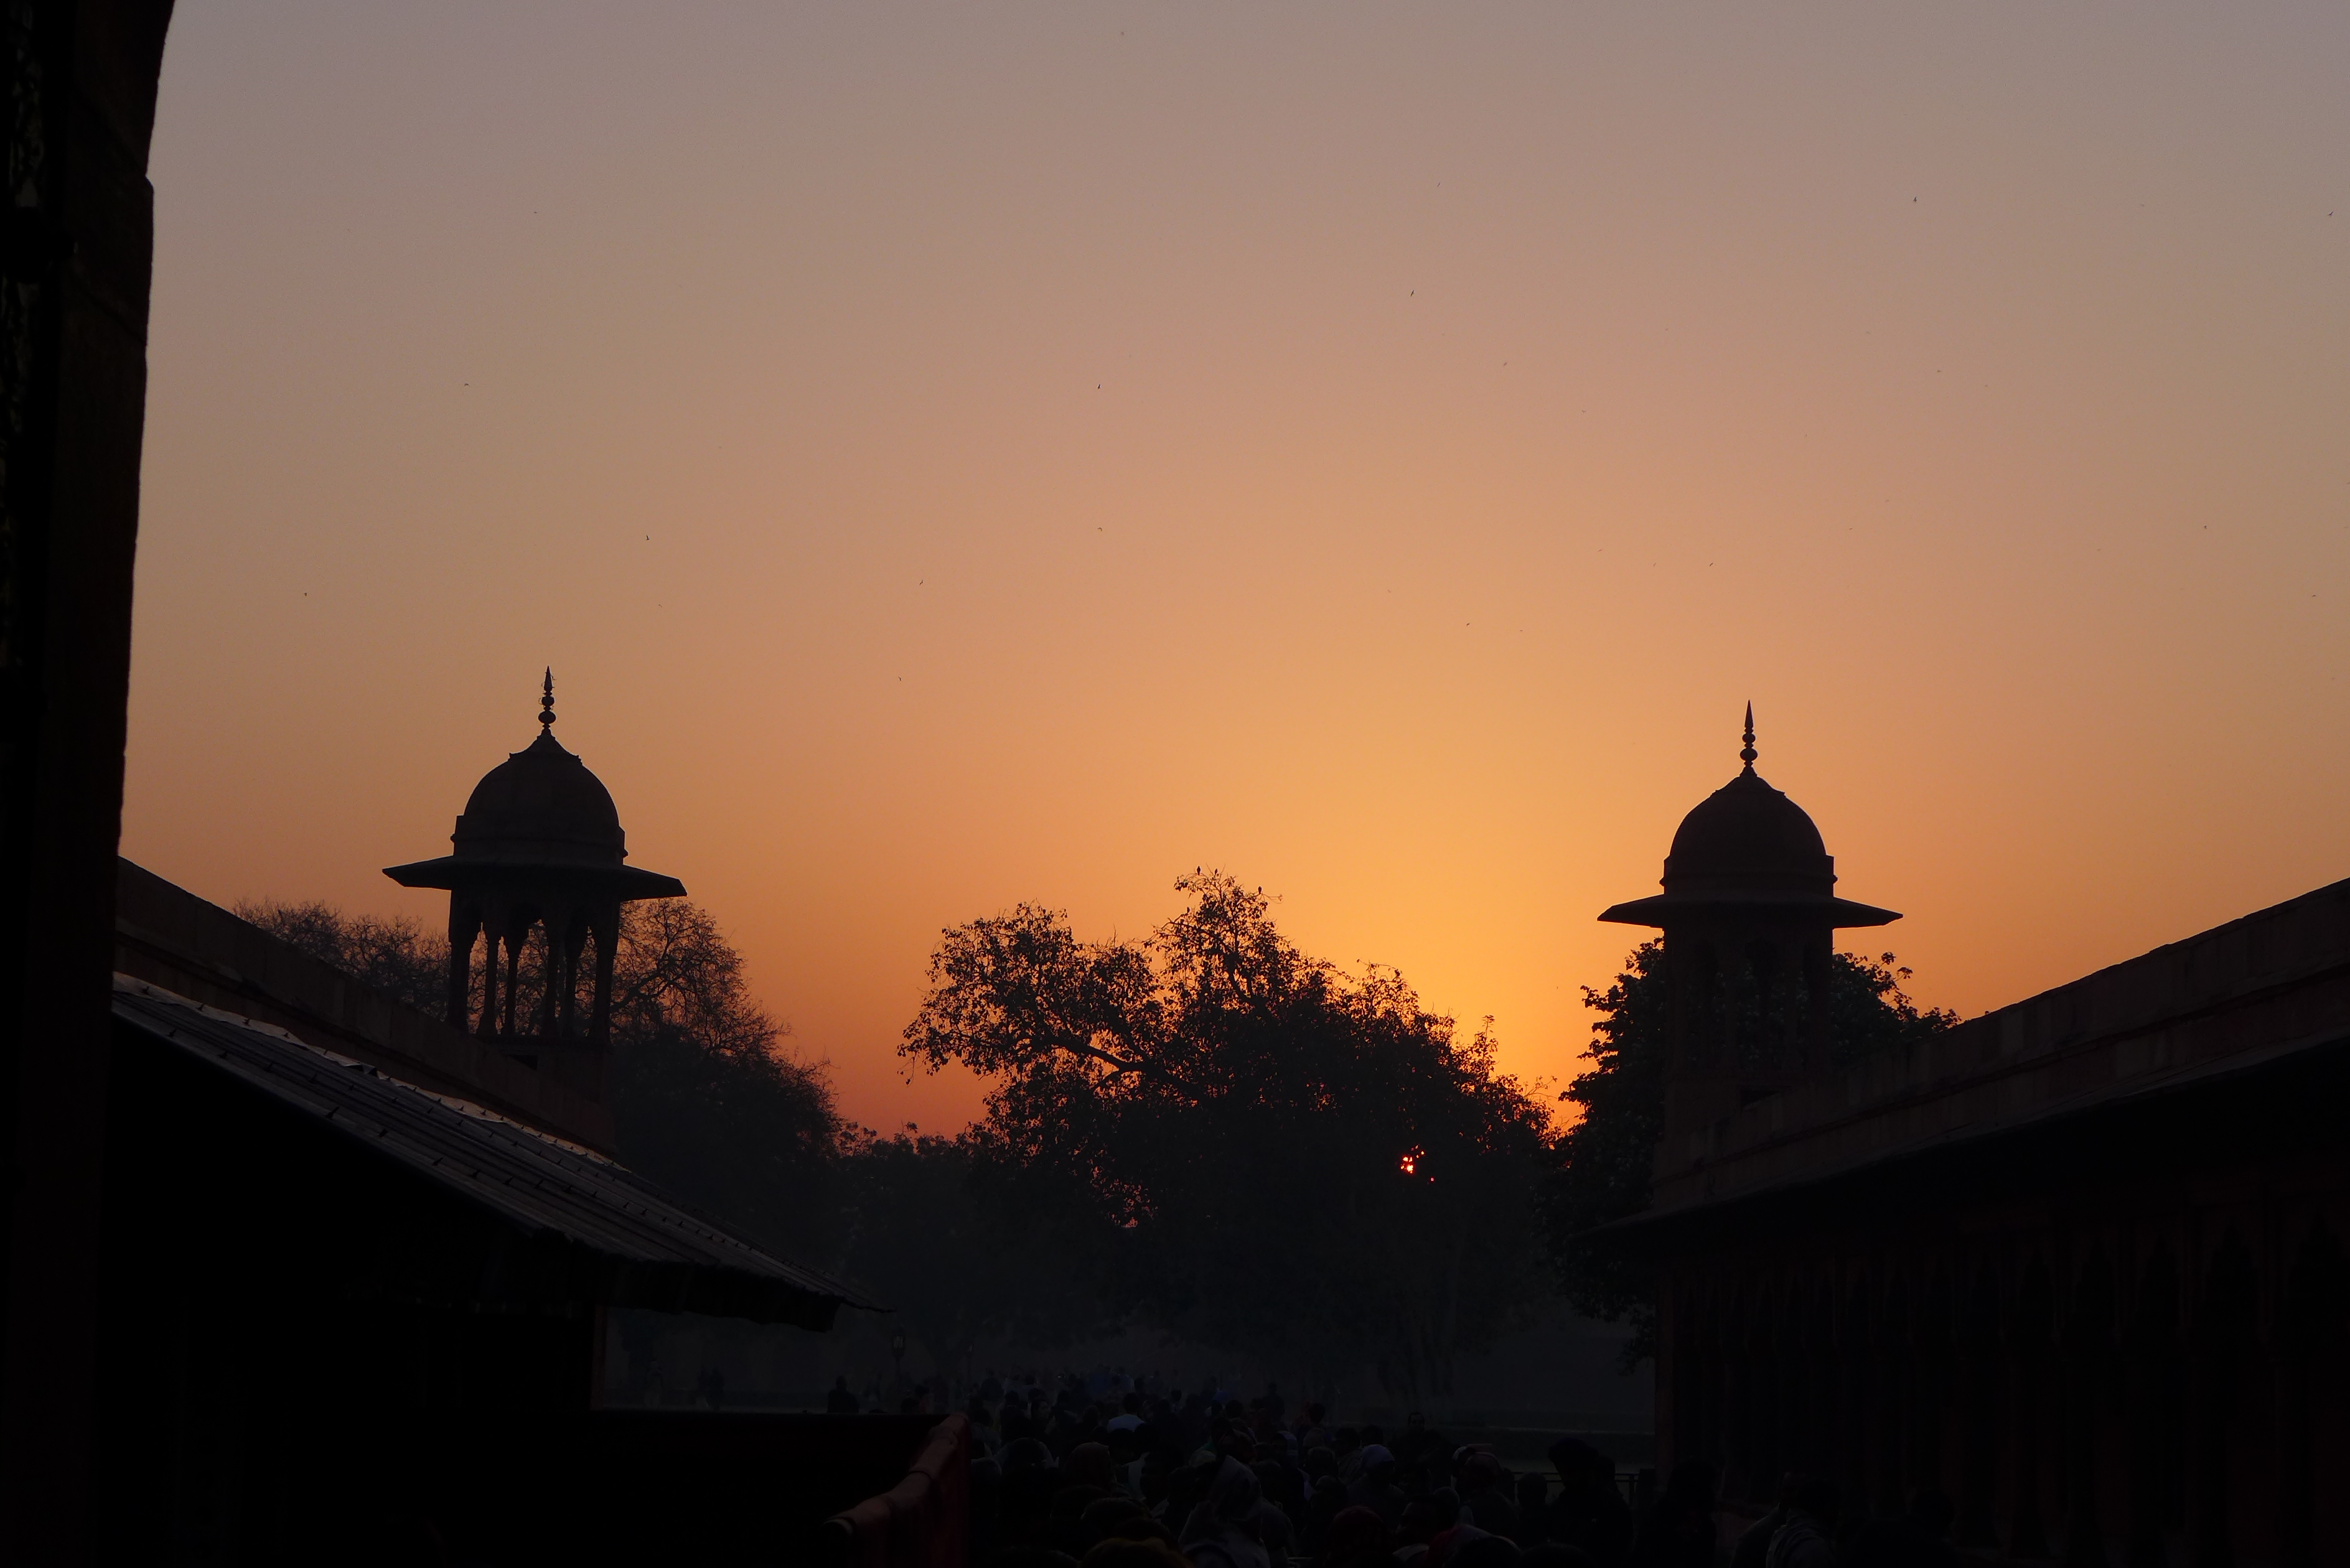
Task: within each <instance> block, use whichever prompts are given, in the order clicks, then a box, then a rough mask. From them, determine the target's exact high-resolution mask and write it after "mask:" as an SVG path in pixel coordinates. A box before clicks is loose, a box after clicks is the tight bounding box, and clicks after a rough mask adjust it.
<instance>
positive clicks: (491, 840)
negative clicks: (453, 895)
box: [452, 730, 628, 866]
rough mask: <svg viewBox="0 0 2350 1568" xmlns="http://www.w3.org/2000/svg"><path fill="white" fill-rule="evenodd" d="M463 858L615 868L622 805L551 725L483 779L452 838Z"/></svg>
mask: <svg viewBox="0 0 2350 1568" xmlns="http://www.w3.org/2000/svg"><path fill="white" fill-rule="evenodd" d="M452 837H453V840H454V842H455V844H456V846H457V855H458V857H459V858H460V859H464V860H510V861H525V862H530V863H535V864H541V865H560V864H565V863H577V864H587V865H594V866H618V865H619V863H620V862H621V861H622V860H623V859H625V858H626V857H627V854H628V851H627V849H626V848H625V847H624V845H625V839H624V837H623V836H622V834H621V832H620V809H619V807H618V806H616V805H613V804H612V792H611V791H609V790H608V789H606V788H605V787H604V782H603V781H602V780H601V779H599V778H598V777H597V776H596V775H595V774H591V773H589V772H588V771H587V763H583V762H581V761H580V760H579V759H578V758H577V757H576V756H574V755H572V754H571V753H569V752H567V751H565V750H564V749H563V745H562V742H558V741H557V740H556V738H555V734H554V732H553V731H552V730H546V731H542V732H540V733H539V737H538V739H536V741H533V742H531V743H530V744H529V745H527V746H525V747H524V748H523V749H522V750H521V751H519V752H516V753H514V754H512V755H511V756H509V757H507V758H506V760H505V761H504V762H502V763H499V764H498V765H497V766H496V767H494V768H492V769H491V770H490V771H489V772H488V773H487V774H484V775H483V776H482V782H481V783H480V784H475V785H474V786H473V794H472V795H471V796H469V797H468V798H467V800H466V802H465V810H464V814H463V815H461V816H459V817H458V818H457V831H456V833H455V834H454V835H453V836H452Z"/></svg>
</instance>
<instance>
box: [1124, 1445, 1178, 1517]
mask: <svg viewBox="0 0 2350 1568" xmlns="http://www.w3.org/2000/svg"><path fill="white" fill-rule="evenodd" d="M1181 1463H1182V1456H1181V1455H1180V1454H1178V1455H1173V1456H1170V1454H1169V1453H1168V1451H1167V1450H1166V1449H1163V1448H1153V1449H1150V1450H1149V1452H1147V1453H1145V1454H1144V1455H1143V1456H1142V1469H1141V1470H1140V1471H1139V1473H1138V1475H1137V1477H1136V1480H1135V1484H1136V1485H1137V1486H1138V1487H1139V1488H1140V1490H1141V1492H1142V1501H1145V1502H1147V1503H1149V1504H1150V1506H1151V1507H1153V1508H1156V1507H1158V1506H1159V1504H1160V1503H1162V1502H1165V1501H1167V1484H1168V1481H1169V1480H1170V1478H1171V1477H1172V1476H1173V1475H1174V1474H1175V1471H1176V1469H1177V1468H1178V1467H1179V1466H1180V1465H1181Z"/></svg>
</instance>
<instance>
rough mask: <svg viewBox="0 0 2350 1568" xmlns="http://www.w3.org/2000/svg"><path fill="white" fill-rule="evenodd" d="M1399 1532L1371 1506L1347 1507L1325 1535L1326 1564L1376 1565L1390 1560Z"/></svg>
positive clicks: (1329, 1567) (1347, 1567)
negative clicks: (1389, 1527) (1396, 1532)
mask: <svg viewBox="0 0 2350 1568" xmlns="http://www.w3.org/2000/svg"><path fill="white" fill-rule="evenodd" d="M1394 1551H1395V1532H1393V1531H1392V1530H1389V1529H1388V1521H1386V1520H1384V1519H1381V1518H1380V1517H1379V1516H1378V1513H1377V1512H1376V1511H1373V1510H1371V1509H1367V1508H1344V1509H1340V1510H1339V1511H1338V1512H1337V1515H1336V1517H1335V1518H1333V1519H1332V1520H1331V1521H1330V1529H1329V1531H1328V1532H1327V1533H1326V1535H1324V1537H1323V1538H1322V1568H1373V1565H1374V1564H1381V1563H1388V1562H1389V1561H1390V1559H1391V1554H1392V1553H1393V1552H1394Z"/></svg>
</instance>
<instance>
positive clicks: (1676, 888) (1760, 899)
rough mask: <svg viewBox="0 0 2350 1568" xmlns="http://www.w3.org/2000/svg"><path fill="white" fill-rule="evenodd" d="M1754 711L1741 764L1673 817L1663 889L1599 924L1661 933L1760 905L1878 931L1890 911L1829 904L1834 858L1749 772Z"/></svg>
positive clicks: (1787, 804)
mask: <svg viewBox="0 0 2350 1568" xmlns="http://www.w3.org/2000/svg"><path fill="white" fill-rule="evenodd" d="M1755 754H1756V753H1755V751H1754V707H1753V704H1752V703H1749V704H1747V708H1746V738H1745V745H1744V747H1743V749H1742V750H1741V751H1740V752H1739V753H1738V755H1739V759H1740V761H1742V762H1743V763H1745V764H1746V765H1745V766H1744V767H1743V768H1742V769H1741V770H1740V772H1739V774H1738V776H1737V777H1736V778H1733V779H1731V781H1730V782H1729V783H1728V784H1724V785H1722V786H1721V788H1720V789H1718V790H1716V791H1714V792H1713V793H1712V794H1710V795H1708V796H1706V797H1705V798H1704V799H1703V800H1701V801H1700V802H1698V803H1697V805H1695V806H1693V807H1691V808H1690V814H1689V815H1687V816H1685V817H1683V818H1681V826H1680V830H1679V832H1677V833H1675V834H1674V835H1673V846H1672V848H1671V849H1670V850H1669V852H1668V853H1667V854H1666V856H1665V878H1664V887H1665V890H1664V892H1663V893H1662V894H1660V895H1659V896H1658V897H1655V898H1636V899H1633V900H1632V901H1631V902H1629V903H1625V904H1617V905H1616V906H1614V907H1613V908H1612V909H1608V910H1607V912H1606V913H1605V914H1603V915H1601V916H1600V917H1599V918H1600V919H1603V920H1615V921H1618V922H1620V923H1622V924H1625V925H1634V926H1661V925H1663V924H1664V923H1665V918H1666V917H1667V916H1668V915H1669V914H1672V913H1674V912H1676V911H1679V910H1683V909H1704V908H1713V907H1721V906H1751V907H1763V906H1768V907H1771V908H1773V909H1784V910H1786V911H1789V912H1791V913H1792V912H1794V911H1798V910H1802V911H1807V912H1814V913H1818V914H1822V915H1825V916H1827V917H1828V918H1829V920H1830V924H1831V925H1833V926H1882V925H1886V924H1887V923H1889V922H1891V921H1894V920H1898V919H1900V918H1901V917H1900V916H1898V915H1897V914H1895V913H1894V912H1893V911H1892V910H1890V909H1877V908H1876V907H1875V906H1873V905H1869V904H1856V903H1853V902H1851V901H1849V900H1847V899H1844V898H1837V897H1835V879H1836V878H1835V856H1833V855H1830V854H1829V853H1828V846H1827V843H1826V841H1825V839H1823V838H1821V836H1820V830H1819V827H1818V826H1817V825H1815V824H1814V822H1813V821H1812V817H1811V814H1810V813H1809V812H1807V811H1805V810H1804V808H1803V807H1802V806H1800V805H1796V804H1795V803H1794V801H1792V800H1789V799H1788V798H1787V797H1786V796H1785V795H1784V794H1781V793H1780V792H1779V791H1777V790H1775V789H1773V788H1772V787H1771V786H1770V785H1769V784H1765V783H1764V782H1763V776H1762V775H1761V774H1757V773H1756V772H1755V771H1754V758H1755Z"/></svg>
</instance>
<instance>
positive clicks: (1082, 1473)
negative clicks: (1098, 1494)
mask: <svg viewBox="0 0 2350 1568" xmlns="http://www.w3.org/2000/svg"><path fill="white" fill-rule="evenodd" d="M1061 1474H1062V1475H1063V1476H1065V1477H1066V1478H1067V1479H1068V1480H1070V1481H1071V1482H1073V1483H1075V1484H1076V1485H1079V1486H1090V1487H1098V1488H1099V1489H1100V1490H1103V1491H1108V1490H1111V1489H1113V1488H1114V1487H1116V1486H1117V1484H1118V1479H1117V1476H1116V1475H1115V1474H1114V1473H1113V1462H1112V1460H1111V1458H1110V1451H1109V1448H1108V1445H1107V1444H1104V1443H1079V1444H1077V1445H1076V1447H1075V1448H1072V1449H1070V1450H1069V1451H1068V1453H1067V1455H1066V1456H1065V1457H1064V1458H1063V1459H1062V1460H1061Z"/></svg>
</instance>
